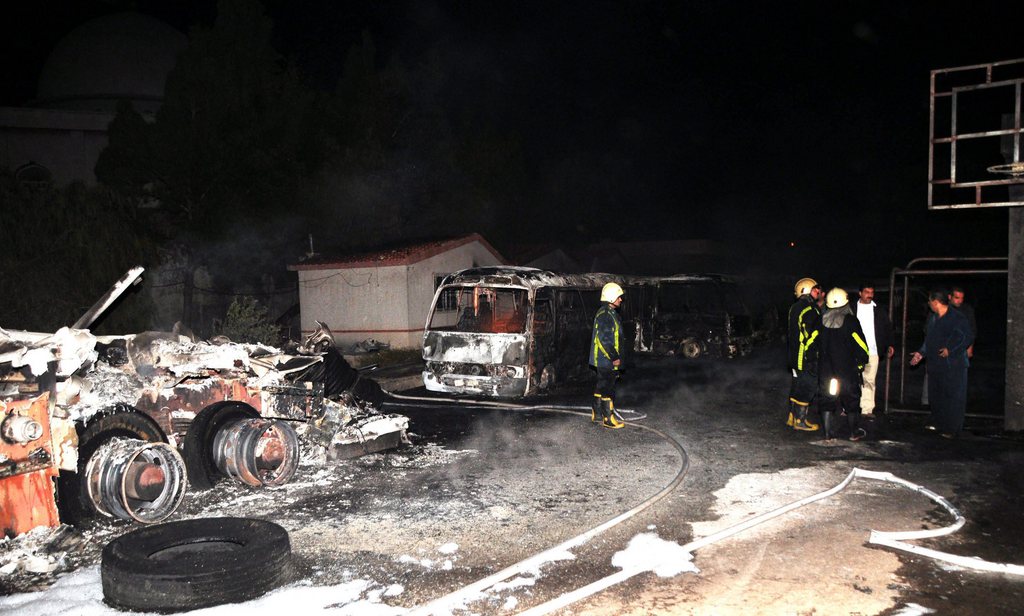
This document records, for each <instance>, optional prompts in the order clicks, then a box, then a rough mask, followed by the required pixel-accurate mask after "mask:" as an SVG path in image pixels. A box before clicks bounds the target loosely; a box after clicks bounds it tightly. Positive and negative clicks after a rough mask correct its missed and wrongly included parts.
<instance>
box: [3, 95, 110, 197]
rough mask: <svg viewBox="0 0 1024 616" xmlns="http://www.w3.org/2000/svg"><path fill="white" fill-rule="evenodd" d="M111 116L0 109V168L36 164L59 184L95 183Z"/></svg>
mask: <svg viewBox="0 0 1024 616" xmlns="http://www.w3.org/2000/svg"><path fill="white" fill-rule="evenodd" d="M113 118H114V114H112V113H98V112H84V111H63V110H54V109H30V108H17V107H0V166H2V167H8V168H10V169H11V170H15V169H17V168H18V167H20V166H22V165H24V164H26V163H28V162H34V163H36V164H39V165H42V166H43V167H46V168H47V169H48V170H49V171H50V173H51V174H52V176H53V182H54V184H57V185H63V184H67V183H68V182H72V181H76V180H78V181H82V182H85V183H87V184H95V183H96V174H95V171H94V170H95V167H96V161H97V160H98V159H99V156H100V152H101V151H103V148H105V147H107V126H108V125H109V124H110V121H111V120H113Z"/></svg>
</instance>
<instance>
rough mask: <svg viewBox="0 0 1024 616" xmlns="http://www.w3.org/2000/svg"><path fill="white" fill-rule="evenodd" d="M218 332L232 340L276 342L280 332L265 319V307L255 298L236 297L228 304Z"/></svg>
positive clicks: (272, 343)
mask: <svg viewBox="0 0 1024 616" xmlns="http://www.w3.org/2000/svg"><path fill="white" fill-rule="evenodd" d="M220 334H221V335H223V336H227V337H228V338H230V339H231V340H233V341H234V342H248V343H258V342H259V343H263V344H271V345H274V344H277V343H278V339H279V338H280V336H281V332H280V330H279V328H278V327H277V325H275V324H274V323H272V322H270V320H269V319H267V308H266V307H265V306H262V305H260V303H259V302H258V301H256V299H255V298H252V297H248V296H241V297H236V298H235V299H234V300H233V301H232V302H231V305H230V306H228V314H227V316H226V317H225V318H224V323H223V325H222V326H221V328H220Z"/></svg>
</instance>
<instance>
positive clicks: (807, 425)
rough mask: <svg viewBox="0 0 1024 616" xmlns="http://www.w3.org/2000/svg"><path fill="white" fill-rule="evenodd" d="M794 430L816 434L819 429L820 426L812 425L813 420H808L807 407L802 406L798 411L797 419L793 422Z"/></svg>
mask: <svg viewBox="0 0 1024 616" xmlns="http://www.w3.org/2000/svg"><path fill="white" fill-rule="evenodd" d="M793 429H794V430H800V431H801V432H814V431H815V430H817V429H818V424H816V423H811V420H809V419H807V407H806V406H801V407H800V408H799V410H797V416H796V419H795V420H794V421H793Z"/></svg>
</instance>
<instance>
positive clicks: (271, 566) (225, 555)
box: [100, 518, 291, 613]
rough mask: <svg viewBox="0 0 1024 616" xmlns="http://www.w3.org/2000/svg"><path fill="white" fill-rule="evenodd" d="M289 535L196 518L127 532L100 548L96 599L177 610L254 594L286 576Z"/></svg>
mask: <svg viewBox="0 0 1024 616" xmlns="http://www.w3.org/2000/svg"><path fill="white" fill-rule="evenodd" d="M290 561H291V544H290V542H289V540H288V532H287V531H285V529H283V528H281V527H280V526H278V525H277V524H274V523H273V522H267V521H265V520H257V519H251V518H199V519H195V520H183V521H179V522H167V523H164V524H157V525H155V526H147V527H145V528H140V529H139V530H136V531H132V532H130V533H128V534H126V535H122V536H121V537H119V538H117V539H115V540H113V541H111V542H110V543H108V544H107V545H106V547H104V548H103V555H102V561H101V564H100V577H101V581H102V584H103V600H104V601H105V602H106V603H107V604H109V605H112V606H114V607H117V608H120V609H129V610H136V611H147V612H163V613H167V612H179V611H184V610H193V609H198V608H204V607H209V606H213V605H221V604H224V603H237V602H241V601H248V600H250V599H254V598H256V597H259V596H261V595H263V594H265V593H267V592H268V591H270V590H273V589H274V588H276V587H278V586H280V585H281V584H283V583H285V582H286V581H287V578H288V577H289V576H290V566H289V565H290Z"/></svg>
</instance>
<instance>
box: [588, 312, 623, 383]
mask: <svg viewBox="0 0 1024 616" xmlns="http://www.w3.org/2000/svg"><path fill="white" fill-rule="evenodd" d="M621 332H622V321H621V320H619V313H617V312H616V311H615V309H614V308H612V307H611V306H610V305H608V304H605V305H603V306H601V308H600V309H599V310H598V311H597V314H596V315H594V334H593V336H591V339H590V365H591V366H594V367H595V368H604V369H612V370H618V369H619V368H618V366H615V365H613V363H612V362H614V361H615V360H616V359H620V354H619V349H620V346H619V338H620V335H621Z"/></svg>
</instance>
